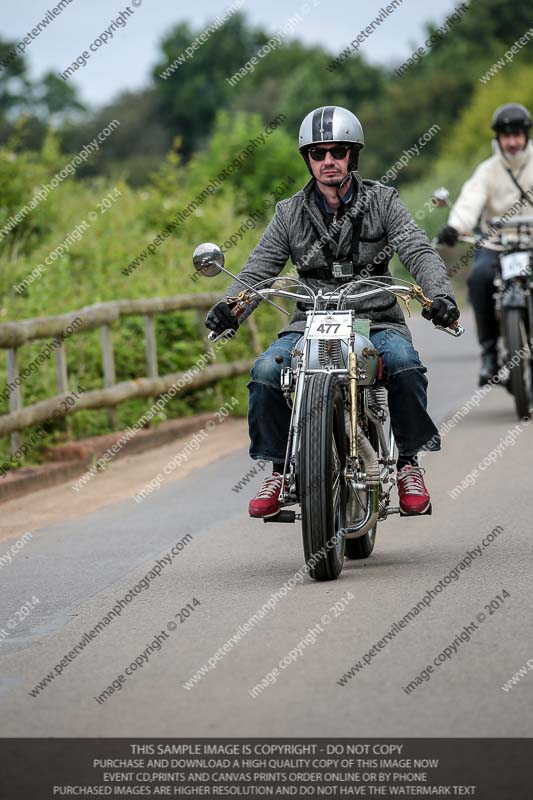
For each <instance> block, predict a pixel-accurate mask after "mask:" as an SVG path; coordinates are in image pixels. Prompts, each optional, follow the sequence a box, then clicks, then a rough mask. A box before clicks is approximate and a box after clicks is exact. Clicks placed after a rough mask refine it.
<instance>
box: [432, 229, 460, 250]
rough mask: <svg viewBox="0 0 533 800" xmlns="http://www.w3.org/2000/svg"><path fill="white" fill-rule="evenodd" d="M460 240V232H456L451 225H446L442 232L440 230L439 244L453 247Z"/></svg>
mask: <svg viewBox="0 0 533 800" xmlns="http://www.w3.org/2000/svg"><path fill="white" fill-rule="evenodd" d="M458 238H459V231H456V230H455V228H452V226H451V225H445V226H444V228H442V230H440V231H439V233H438V234H437V242H438V243H439V244H447V245H449V246H450V247H453V246H454V245H456V244H457V239H458Z"/></svg>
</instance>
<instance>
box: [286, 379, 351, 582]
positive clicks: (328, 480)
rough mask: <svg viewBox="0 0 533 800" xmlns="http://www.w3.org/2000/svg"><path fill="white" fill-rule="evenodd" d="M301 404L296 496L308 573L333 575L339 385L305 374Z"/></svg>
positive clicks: (340, 545) (340, 455)
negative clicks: (297, 493)
mask: <svg viewBox="0 0 533 800" xmlns="http://www.w3.org/2000/svg"><path fill="white" fill-rule="evenodd" d="M304 392H305V393H304V397H303V402H302V406H301V419H300V426H301V435H300V448H299V458H298V462H299V480H298V484H299V494H300V498H299V499H300V503H301V506H302V534H303V545H304V553H305V560H306V563H307V565H308V568H309V574H310V576H311V577H312V578H314V579H315V580H317V581H330V580H334V579H335V578H338V576H339V575H340V573H341V571H342V567H343V562H344V543H345V538H344V529H345V527H346V500H347V488H346V480H345V477H344V470H345V467H346V435H345V429H344V402H343V394H342V387H341V385H340V383H339V382H338V380H337V378H336V377H335V376H334V375H332V374H328V373H322V372H317V373H315V374H313V375H310V376H309V378H308V380H307V383H306V386H305V390H304Z"/></svg>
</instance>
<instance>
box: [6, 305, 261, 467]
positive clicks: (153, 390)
mask: <svg viewBox="0 0 533 800" xmlns="http://www.w3.org/2000/svg"><path fill="white" fill-rule="evenodd" d="M218 300H220V293H219V292H204V293H199V294H184V295H177V296H175V297H154V298H151V299H142V300H117V301H115V302H110V303H97V304H96V305H92V306H86V307H85V308H82V309H80V310H79V311H71V312H69V313H68V314H62V315H60V316H56V317H41V318H38V319H29V320H23V321H21V322H5V323H3V324H0V348H1V349H4V350H6V351H7V376H8V377H7V389H8V392H9V414H5V415H3V416H0V436H5V435H9V434H10V435H11V453H12V455H13V454H15V453H16V452H17V450H18V449H19V448H20V447H21V444H22V435H21V431H23V430H24V429H25V428H28V427H30V426H32V425H36V424H39V423H42V422H46V421H47V420H50V419H58V418H62V417H66V416H68V415H70V414H75V413H77V412H78V411H81V410H86V409H100V408H106V409H108V421H109V424H110V426H111V428H113V429H114V428H115V427H116V418H115V407H116V406H117V405H119V404H120V403H123V402H125V401H126V400H131V399H132V398H134V397H155V396H157V395H159V394H162V393H163V392H166V391H168V390H169V389H170V388H171V387H172V386H174V385H175V384H178V383H181V382H182V379H183V378H184V376H186V375H187V372H179V373H174V374H169V375H161V376H160V375H159V372H158V362H157V342H156V332H155V316H156V315H157V314H168V313H171V312H176V311H190V310H196V311H197V317H198V335H199V336H201V337H202V340H203V341H205V343H206V348H207V351H208V352H209V353H210V355H211V356H212V357H214V355H215V350H214V348H213V345H212V344H211V342H209V340H208V338H207V333H208V331H207V329H206V328H205V326H204V317H205V311H206V310H207V309H208V308H210V307H211V306H212V305H214V304H215V303H216V302H218ZM139 315H142V316H143V317H144V346H145V353H146V376H145V377H139V378H136V379H134V380H130V381H123V382H121V383H117V382H116V375H115V360H114V353H113V343H112V336H111V326H112V325H113V323H114V322H117V321H118V320H120V319H121V318H122V317H127V316H139ZM245 325H246V327H247V328H248V330H249V333H250V338H251V343H252V349H253V352H254V356H257V355H259V354H260V353H261V351H262V348H261V342H260V338H259V334H258V331H257V328H256V324H255V320H254V319H252V318H251V317H250V318H248V320H247V321H246V323H245ZM97 328H101V330H102V339H101V341H102V372H103V388H101V389H96V390H93V391H89V392H85V393H82V394H78V393H76V395H77V396H76V398H75V399H74V397H73V395H71V394H69V386H68V372H67V358H66V347H68V339H69V338H70V336H78V335H80V334H82V333H84V332H86V331H91V330H94V329H97ZM38 339H53V342H52V343H53V345H54V358H55V368H56V379H57V391H58V394H57V395H55V396H54V397H51V398H48V399H46V400H43V401H41V402H38V403H34V404H32V405H29V406H26V407H23V404H22V397H21V392H20V383H21V370H20V368H19V358H18V349H19V348H20V347H21V346H22V345H23V344H25V343H27V342H30V341H34V340H38ZM35 360H36V359H34V361H35ZM253 362H254V359H246V360H241V361H233V362H229V363H224V364H211V365H210V366H206V367H204V368H203V369H201V370H198V371H195V373H194V374H191V375H188V376H187V383H186V385H185V386H184V387H183V389H182V392H190V391H192V390H194V389H198V388H201V387H202V386H208V385H211V384H213V383H216V382H217V381H219V380H221V379H222V378H230V377H233V376H234V375H242V374H244V373H246V372H247V371H248V370H249V369H250V368H251V366H252V364H253ZM26 369H28V368H26ZM24 372H25V370H24V369H23V370H22V375H24ZM10 387H11V388H10ZM67 398H70V399H69V401H68V403H67Z"/></svg>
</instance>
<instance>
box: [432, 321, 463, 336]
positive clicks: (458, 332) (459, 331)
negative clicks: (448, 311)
mask: <svg viewBox="0 0 533 800" xmlns="http://www.w3.org/2000/svg"><path fill="white" fill-rule="evenodd" d="M433 327H435V328H436V329H437V330H438V331H444V333H449V334H450V336H455V337H457V336H462V335H463V333H464V332H465V329H464V328H463V326H462V325H459V323H458V322H456V323H455V325H454V326H453V328H444V327H443V326H442V325H434V326H433Z"/></svg>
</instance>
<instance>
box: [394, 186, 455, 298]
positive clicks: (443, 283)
mask: <svg viewBox="0 0 533 800" xmlns="http://www.w3.org/2000/svg"><path fill="white" fill-rule="evenodd" d="M387 192H388V195H389V196H388V197H387V198H386V199H385V203H384V206H383V208H384V214H385V219H384V225H385V230H386V232H387V238H388V241H389V242H390V244H391V245H392V246H393V247H394V249H395V250H396V252H397V253H398V256H399V258H400V261H401V262H402V264H403V265H404V266H405V268H406V269H407V270H409V272H410V273H411V275H412V276H413V278H414V279H415V281H416V282H417V283H418V284H419V285H420V286H421V287H422V290H423V292H424V294H425V295H426V297H430V298H434V297H439V296H446V297H449V298H450V299H451V300H453V301H454V302H455V297H454V292H453V289H452V285H451V283H450V280H449V278H448V274H447V272H446V266H445V264H444V261H443V260H442V258H441V257H440V255H439V254H438V253H437V251H436V250H435V248H434V247H432V245H431V243H430V241H429V239H428V237H427V236H426V234H425V233H424V231H423V230H422V229H421V228H419V227H418V225H417V223H416V222H415V220H414V219H413V217H412V216H411V213H410V212H409V210H408V209H407V207H406V206H405V205H404V204H403V203H402V201H401V200H400V196H399V194H398V192H397V191H396V189H392V188H390V189H388V190H387Z"/></svg>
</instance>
